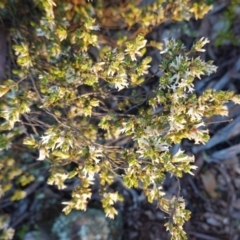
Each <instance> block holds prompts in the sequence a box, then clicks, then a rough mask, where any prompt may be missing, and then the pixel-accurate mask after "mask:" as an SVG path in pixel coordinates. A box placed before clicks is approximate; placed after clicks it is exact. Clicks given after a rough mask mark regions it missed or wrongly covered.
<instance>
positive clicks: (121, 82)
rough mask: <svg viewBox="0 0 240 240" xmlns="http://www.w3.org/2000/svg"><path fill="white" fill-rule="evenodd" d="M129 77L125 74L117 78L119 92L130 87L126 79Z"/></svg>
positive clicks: (116, 86) (115, 83)
mask: <svg viewBox="0 0 240 240" xmlns="http://www.w3.org/2000/svg"><path fill="white" fill-rule="evenodd" d="M126 77H127V75H126V74H125V73H123V74H119V75H118V76H117V77H116V78H115V82H114V85H115V88H117V89H118V91H120V90H122V89H124V88H125V87H128V81H127V79H126Z"/></svg>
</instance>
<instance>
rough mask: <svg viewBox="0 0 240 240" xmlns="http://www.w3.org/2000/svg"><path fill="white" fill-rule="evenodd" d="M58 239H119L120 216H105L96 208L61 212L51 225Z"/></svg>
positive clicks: (120, 230) (120, 228) (120, 231)
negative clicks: (66, 213)
mask: <svg viewBox="0 0 240 240" xmlns="http://www.w3.org/2000/svg"><path fill="white" fill-rule="evenodd" d="M52 232H53V233H54V234H55V235H56V236H57V237H58V239H59V240H98V239H99V240H111V239H114V240H120V239H121V235H122V234H121V233H122V217H121V216H120V215H118V216H117V217H116V218H115V219H114V220H112V219H109V218H106V217H105V214H104V213H103V212H102V211H101V210H98V209H88V210H87V211H86V212H84V211H72V212H71V213H70V214H68V215H64V214H61V215H60V216H59V217H58V218H57V219H56V221H55V223H54V224H53V227H52Z"/></svg>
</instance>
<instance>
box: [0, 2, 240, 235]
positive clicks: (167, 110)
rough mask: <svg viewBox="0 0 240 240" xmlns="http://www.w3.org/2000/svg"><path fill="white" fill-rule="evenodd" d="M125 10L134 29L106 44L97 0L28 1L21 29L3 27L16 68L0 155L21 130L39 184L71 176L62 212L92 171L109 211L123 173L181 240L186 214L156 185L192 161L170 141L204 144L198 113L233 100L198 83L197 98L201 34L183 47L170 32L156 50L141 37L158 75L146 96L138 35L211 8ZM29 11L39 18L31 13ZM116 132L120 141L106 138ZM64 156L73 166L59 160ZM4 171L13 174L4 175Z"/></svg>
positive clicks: (87, 187) (5, 103)
mask: <svg viewBox="0 0 240 240" xmlns="http://www.w3.org/2000/svg"><path fill="white" fill-rule="evenodd" d="M13 3H14V1H11V2H10V3H9V4H8V3H5V8H3V10H2V11H3V13H2V15H4V14H5V12H9V14H15V11H16V9H15V8H16V7H15V8H14V4H13ZM163 3H164V4H163ZM15 4H16V5H17V1H16V2H15ZM128 7H129V8H128V10H127V11H125V10H124V11H122V12H121V14H120V15H121V16H120V19H125V21H126V24H127V26H128V28H129V29H131V28H132V27H133V26H134V25H135V24H136V23H138V24H139V25H140V30H141V31H140V32H141V33H140V34H136V36H135V35H133V37H131V38H127V37H124V36H122V37H119V38H118V39H117V40H116V42H114V43H109V44H106V42H104V41H102V40H101V35H100V33H99V32H98V30H99V28H100V27H101V26H102V25H103V24H104V21H105V20H104V19H103V22H101V17H103V16H104V8H103V7H102V1H99V2H98V3H96V6H94V7H93V5H91V4H90V3H86V4H83V5H82V4H79V5H74V4H70V3H68V2H67V1H58V2H57V3H55V2H54V1H53V0H38V1H37V0H36V1H34V8H33V9H34V10H33V12H32V15H30V16H28V17H29V18H30V19H31V21H30V27H29V31H28V32H26V31H25V30H24V27H22V26H21V27H19V28H12V29H11V38H12V41H13V42H14V45H13V51H14V53H15V56H16V63H17V66H15V68H14V69H13V71H12V72H13V74H12V75H11V76H9V78H11V79H9V80H6V81H5V82H4V83H3V85H1V86H0V95H1V97H2V101H1V104H0V108H1V109H0V110H1V112H0V116H1V118H2V120H1V125H0V128H1V131H2V133H1V135H0V148H1V150H2V152H3V153H4V154H5V153H7V152H9V150H8V149H9V148H10V147H11V144H12V143H14V141H15V137H16V136H20V137H21V138H22V139H23V143H24V144H25V145H26V146H28V147H29V150H31V151H33V150H34V149H35V150H36V151H38V153H39V157H38V159H37V160H38V161H48V162H49V163H50V169H49V172H50V176H49V178H48V181H47V182H48V184H50V185H56V186H57V187H58V188H59V189H64V188H65V187H66V186H65V181H66V180H67V179H71V178H78V179H79V185H78V186H76V187H75V189H74V190H73V192H72V199H71V200H70V201H69V202H64V203H63V204H65V205H66V206H65V208H64V209H63V211H64V212H65V213H66V214H68V213H69V212H71V210H72V209H74V208H76V209H78V210H86V208H87V204H88V201H89V199H91V196H92V192H91V185H93V184H94V181H95V178H96V176H97V175H98V178H99V182H100V186H101V187H100V189H99V194H100V195H101V196H102V206H103V209H104V211H105V213H106V215H107V216H108V217H110V218H114V216H115V215H116V214H117V211H116V209H115V207H114V204H115V203H116V202H117V201H122V200H123V197H122V196H121V195H120V194H119V193H118V192H111V191H110V190H109V189H110V188H109V186H110V185H111V184H112V183H113V182H114V181H115V178H116V177H117V176H119V173H120V171H119V170H120V169H121V170H124V173H123V174H122V175H121V177H122V181H123V184H124V185H125V186H127V187H129V188H132V187H135V188H141V189H143V191H144V193H145V195H146V197H147V198H148V200H149V202H154V201H155V202H157V204H158V206H159V207H160V208H161V209H162V210H163V211H165V212H166V213H168V214H169V215H170V218H169V221H168V222H167V223H166V228H167V230H168V231H170V233H171V235H172V239H186V233H185V232H184V230H183V224H184V222H185V221H187V220H188V219H189V218H190V212H189V211H188V210H186V209H185V203H184V200H183V199H182V198H181V197H180V193H178V195H177V196H174V197H173V198H172V199H167V198H166V197H165V193H164V191H163V189H162V183H163V181H164V180H165V174H166V172H169V173H171V175H173V176H175V177H176V178H180V177H182V176H183V174H185V173H190V174H192V170H194V169H196V166H194V165H193V164H192V163H193V162H194V158H193V157H191V156H188V155H187V154H184V152H183V151H181V150H179V151H178V152H177V153H176V154H175V155H172V154H171V152H170V150H169V148H170V147H171V146H172V145H173V144H176V143H180V142H181V140H182V139H184V138H188V139H191V140H193V141H195V143H196V144H199V143H206V142H207V141H208V139H209V135H208V131H207V130H206V128H205V127H204V126H205V124H204V121H203V120H204V118H205V117H210V116H212V115H226V114H227V108H226V106H224V105H223V104H224V103H226V102H228V101H229V100H232V101H234V102H236V103H239V101H240V100H239V97H238V96H234V97H233V95H234V93H233V92H227V93H225V92H214V91H212V90H207V91H206V92H204V93H203V94H202V95H201V96H199V97H198V96H197V95H196V94H195V93H194V85H193V81H194V79H196V78H199V79H200V78H201V76H204V75H210V74H212V73H213V72H215V71H216V67H215V66H214V65H213V64H212V62H211V61H209V62H205V61H203V60H201V58H200V57H198V54H199V52H203V51H205V50H204V45H205V44H207V43H208V40H207V39H204V38H202V39H200V40H199V41H197V42H196V43H195V44H194V45H193V46H192V48H191V49H190V50H189V51H188V50H187V49H186V48H185V46H184V45H183V44H182V43H181V42H180V41H175V40H173V39H172V40H166V41H165V43H164V47H163V45H162V44H159V43H154V42H151V43H149V44H150V45H151V46H155V47H156V48H160V50H159V51H160V54H161V56H162V60H161V64H160V66H159V69H158V71H161V72H162V76H161V78H160V79H159V84H158V86H157V87H156V88H155V89H154V90H153V91H152V92H151V94H149V93H147V92H146V91H144V90H143V89H144V87H143V86H144V84H145V83H146V81H145V80H146V75H147V74H148V69H149V67H150V66H151V58H150V57H149V56H147V51H146V50H147V49H146V47H147V46H148V42H147V40H146V39H145V36H144V34H146V33H147V32H148V31H150V30H151V28H152V26H156V25H158V24H160V23H162V22H165V21H167V20H172V21H180V20H183V19H185V20H189V19H190V18H191V17H193V16H195V17H196V18H201V17H203V15H204V14H205V13H206V12H207V11H208V10H209V9H210V8H211V6H208V5H207V4H204V3H201V4H199V3H197V2H195V3H192V2H190V1H188V0H184V1H183V0H182V1H180V2H179V3H178V4H176V3H175V1H170V0H169V1H166V2H165V1H160V0H158V1H156V2H155V3H154V4H152V5H148V6H146V7H144V8H142V9H140V8H137V7H136V4H134V3H133V2H132V3H130V4H129V6H128ZM34 11H35V12H34ZM112 11H113V13H114V11H117V10H116V9H115V8H113V9H112ZM117 13H118V14H119V11H118V12H117ZM34 14H38V16H39V14H40V15H41V17H40V18H37V19H36V17H35V16H34ZM156 16H157V17H156ZM28 20H29V19H28ZM91 51H94V52H95V53H96V54H95V57H92V56H91V54H90V52H91ZM138 109H139V110H138ZM132 110H135V112H134V113H132ZM22 126H25V127H24V128H23V127H22ZM119 139H126V141H127V143H128V144H114V143H117V142H118V140H119ZM130 146H131V147H130ZM2 156H3V155H2ZM13 161H14V160H12V159H11V158H8V159H7V158H1V162H0V163H1V165H0V167H1V169H3V171H5V172H4V173H5V174H3V175H2V176H3V178H4V179H3V181H10V182H11V180H12V179H13V178H14V177H16V176H18V175H20V174H21V173H22V172H21V167H18V166H17V169H15V166H14V164H13ZM6 163H7V165H5V164H6ZM70 163H74V166H75V168H74V169H71V170H69V168H67V167H66V165H69V164H70ZM18 171H19V172H18ZM7 172H11V174H12V175H10V176H11V177H8V179H7V176H9V175H8V174H7ZM33 175H34V174H33ZM33 175H32V177H31V178H29V176H25V177H24V176H21V177H20V178H18V182H19V183H20V184H21V185H22V186H23V187H24V186H26V185H27V184H29V181H32V180H34V176H35V175H34V176H33ZM5 178H6V179H5ZM1 180H2V179H1ZM8 184H11V183H8ZM6 186H8V185H7V184H4V185H1V188H0V189H1V192H2V193H1V194H3V193H8V191H9V190H10V188H11V185H9V187H6ZM23 195H24V191H23V190H21V189H20V190H16V191H15V193H13V195H12V196H11V199H12V200H18V199H21V198H22V197H23Z"/></svg>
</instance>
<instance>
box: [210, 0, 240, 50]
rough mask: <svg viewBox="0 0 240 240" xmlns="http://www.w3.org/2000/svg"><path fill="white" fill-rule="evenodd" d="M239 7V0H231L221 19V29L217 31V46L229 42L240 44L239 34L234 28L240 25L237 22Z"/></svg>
mask: <svg viewBox="0 0 240 240" xmlns="http://www.w3.org/2000/svg"><path fill="white" fill-rule="evenodd" d="M238 7H239V1H238V0H231V1H230V4H229V5H228V6H227V8H226V10H225V11H224V14H223V16H222V17H221V18H220V19H219V25H220V26H221V30H219V31H218V32H217V38H216V40H215V44H216V45H217V46H221V45H224V44H229V43H230V44H233V45H235V46H240V40H239V36H237V34H236V33H235V32H234V29H233V26H234V25H239V23H237V21H238V20H237V19H238Z"/></svg>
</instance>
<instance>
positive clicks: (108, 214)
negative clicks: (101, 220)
mask: <svg viewBox="0 0 240 240" xmlns="http://www.w3.org/2000/svg"><path fill="white" fill-rule="evenodd" d="M105 213H106V217H109V218H111V219H114V217H115V215H117V214H118V212H117V210H116V209H115V208H114V207H107V209H105Z"/></svg>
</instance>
